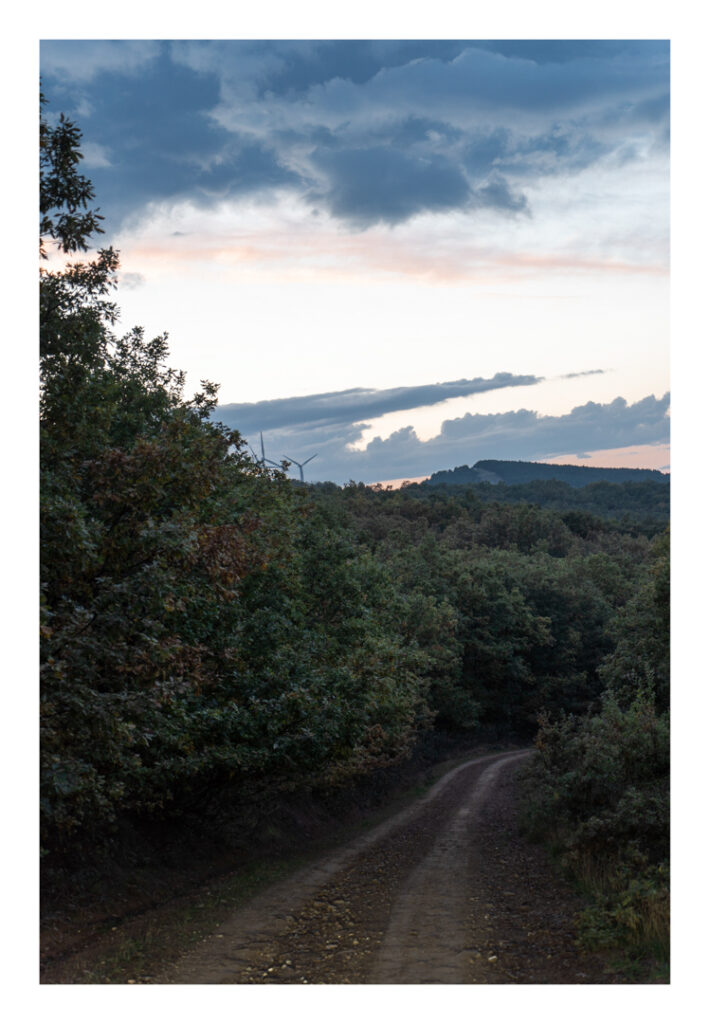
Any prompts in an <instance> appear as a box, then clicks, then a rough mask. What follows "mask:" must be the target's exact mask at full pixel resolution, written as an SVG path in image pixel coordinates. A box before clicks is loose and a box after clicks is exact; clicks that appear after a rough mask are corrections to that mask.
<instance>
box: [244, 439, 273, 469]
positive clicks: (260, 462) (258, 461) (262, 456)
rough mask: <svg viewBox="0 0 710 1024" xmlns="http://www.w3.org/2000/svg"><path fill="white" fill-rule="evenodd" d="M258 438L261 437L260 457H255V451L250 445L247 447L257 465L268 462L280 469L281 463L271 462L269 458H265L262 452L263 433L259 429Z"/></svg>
mask: <svg viewBox="0 0 710 1024" xmlns="http://www.w3.org/2000/svg"><path fill="white" fill-rule="evenodd" d="M259 438H260V439H261V458H260V459H259V458H257V455H256V452H255V451H254V449H253V448H251V447H250V449H249V451H250V452H251V453H252V455H253V456H254V461H255V462H256V464H257V465H258V466H263V465H265V463H267V462H268V463H269V465H270V466H276V468H277V469H281V465H280V464H279V463H278V462H272V461H271V459H267V457H266V455H265V453H264V434H263V432H262V431H261V430H260V431H259Z"/></svg>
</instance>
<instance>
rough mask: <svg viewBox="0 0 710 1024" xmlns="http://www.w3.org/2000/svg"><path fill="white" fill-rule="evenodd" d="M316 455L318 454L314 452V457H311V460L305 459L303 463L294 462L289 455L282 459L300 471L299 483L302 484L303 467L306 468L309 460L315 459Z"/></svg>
mask: <svg viewBox="0 0 710 1024" xmlns="http://www.w3.org/2000/svg"><path fill="white" fill-rule="evenodd" d="M317 454H318V452H316V453H315V455H311V458H310V459H306V461H305V462H296V460H295V459H292V458H291V456H290V455H284V458H285V459H288V461H289V462H293V464H294V465H295V466H298V468H299V470H300V471H301V483H303V467H304V466H307V465H308V463H309V462H310V461H311V459H315V457H316V455H317Z"/></svg>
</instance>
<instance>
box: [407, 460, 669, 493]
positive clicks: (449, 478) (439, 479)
mask: <svg viewBox="0 0 710 1024" xmlns="http://www.w3.org/2000/svg"><path fill="white" fill-rule="evenodd" d="M533 480H560V481H562V483H566V484H569V485H570V486H571V487H586V485H587V484H593V483H597V482H598V481H601V480H605V481H608V482H609V483H615V484H620V483H629V482H632V483H638V482H641V481H646V480H655V481H656V482H658V483H665V484H667V483H668V482H669V480H670V476H668V475H667V474H665V473H661V472H660V470H658V469H607V468H605V467H603V466H572V465H568V466H555V465H552V464H551V463H549V462H506V461H504V460H502V459H481V460H480V461H479V462H476V463H475V465H473V466H457V467H456V469H442V470H439V471H438V472H437V473H432V475H431V476H430V477H429V479H428V480H425V481H424V483H425V484H431V485H434V486H436V485H437V484H481V483H491V484H499V483H503V484H508V485H514V484H526V483H530V482H531V481H533Z"/></svg>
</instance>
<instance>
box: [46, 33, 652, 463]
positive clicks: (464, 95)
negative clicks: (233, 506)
mask: <svg viewBox="0 0 710 1024" xmlns="http://www.w3.org/2000/svg"><path fill="white" fill-rule="evenodd" d="M669 49H670V48H669V44H668V42H664V41H663V40H626V41H624V40H613V39H606V40H600V41H594V40H571V39H570V40H549V41H545V40H533V39H528V40H526V39H519V40H512V41H511V40H508V41H501V40H480V39H479V40H468V41H467V40H446V39H434V40H429V41H427V40H425V39H417V40H406V41H401V42H400V41H396V40H383V41H376V40H374V39H370V40H363V41H358V40H339V41H327V40H317V41H307V40H295V41H290V42H289V41H283V40H280V41H265V40H258V39H257V40H241V41H238V40H224V39H218V40H212V41H202V40H194V39H189V40H183V41H179V40H172V41H165V40H162V41H161V40H158V41H145V40H136V39H127V40H124V41H120V40H94V41H92V40H87V39H81V40H75V41H71V40H66V39H62V40H58V39H56V40H51V39H48V40H44V41H43V42H42V43H41V47H40V64H41V72H42V77H43V88H44V91H45V93H46V95H47V96H48V98H49V101H50V103H49V108H48V113H49V116H50V118H51V117H55V116H57V115H58V113H59V111H63V112H64V113H65V114H67V115H68V116H70V117H72V118H74V119H75V120H76V121H77V123H78V124H79V126H80V127H81V129H82V131H83V147H82V151H83V154H84V165H83V166H84V171H85V173H86V174H88V175H89V176H90V177H91V179H92V180H93V182H94V184H95V188H96V193H97V203H98V205H99V206H100V207H101V212H102V213H103V214H104V216H105V221H104V228H105V235H104V236H103V238H102V239H101V242H102V244H112V245H114V246H116V247H117V248H118V249H119V250H120V252H121V262H122V272H121V279H120V285H119V290H118V302H119V305H120V307H121V310H122V319H121V328H122V329H125V330H129V329H130V328H131V327H132V326H133V325H134V324H140V325H143V326H144V327H145V329H146V331H147V332H148V334H151V335H152V334H159V333H162V332H164V331H167V332H168V334H169V338H170V349H171V363H172V365H174V366H175V367H177V368H179V369H183V370H185V371H186V372H187V382H188V391H190V390H193V391H194V390H197V389H198V388H199V382H200V380H201V379H209V380H212V381H215V382H218V383H219V384H220V386H221V387H220V399H219V401H220V406H219V409H218V416H219V418H220V419H221V420H222V421H223V422H225V423H227V424H228V425H229V426H231V427H234V428H236V429H238V430H240V432H241V433H242V434H243V435H244V437H245V438H246V439H247V441H248V443H249V444H250V445H251V447H252V448H253V449H254V450H255V451H257V452H259V450H260V434H263V438H264V446H265V451H266V455H267V457H268V458H270V459H272V460H274V461H280V460H281V459H282V458H283V457H284V456H286V457H290V458H293V459H294V460H298V461H300V462H303V461H304V460H305V459H308V458H310V457H311V456H312V455H314V454H315V455H316V458H315V459H313V460H312V461H310V462H309V464H308V466H307V467H306V469H305V474H306V479H325V480H334V481H336V482H337V483H343V482H346V481H347V480H350V479H355V480H363V481H364V482H375V481H389V480H401V479H405V478H408V479H417V478H420V477H423V476H428V475H429V474H430V473H432V472H435V471H436V470H439V469H447V468H452V467H453V466H456V465H462V464H468V465H472V464H473V463H474V462H476V461H477V460H478V459H482V458H507V459H537V460H546V461H555V462H560V461H568V462H573V463H579V464H585V465H627V466H649V467H653V468H658V469H668V468H669V467H670V455H669V432H670V415H669V413H670V395H669V391H670V382H669V131H670V128H669V86H670V70H669V59H670V53H669ZM291 472H293V473H295V474H296V475H297V474H298V469H297V468H296V467H295V466H294V467H292V470H291Z"/></svg>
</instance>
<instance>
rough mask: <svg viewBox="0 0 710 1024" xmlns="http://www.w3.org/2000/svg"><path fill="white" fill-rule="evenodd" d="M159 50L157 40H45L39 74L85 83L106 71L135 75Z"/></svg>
mask: <svg viewBox="0 0 710 1024" xmlns="http://www.w3.org/2000/svg"><path fill="white" fill-rule="evenodd" d="M160 49H161V44H160V43H158V42H150V41H148V40H144V39H120V40H119V39H103V40H95V39H45V40H42V41H41V42H40V61H41V64H42V73H43V74H46V75H51V76H56V77H61V78H63V79H65V80H66V79H69V80H73V81H77V82H83V83H86V82H90V81H91V80H92V79H93V78H95V77H96V76H97V75H99V74H105V73H106V72H120V73H121V74H122V75H134V74H137V73H138V72H140V71H142V70H143V69H144V68H145V67H146V66H147V65H149V64H150V63H151V62H152V61H153V60H155V58H156V57H157V56H158V55H159V53H160Z"/></svg>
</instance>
